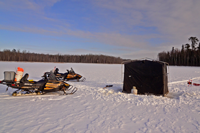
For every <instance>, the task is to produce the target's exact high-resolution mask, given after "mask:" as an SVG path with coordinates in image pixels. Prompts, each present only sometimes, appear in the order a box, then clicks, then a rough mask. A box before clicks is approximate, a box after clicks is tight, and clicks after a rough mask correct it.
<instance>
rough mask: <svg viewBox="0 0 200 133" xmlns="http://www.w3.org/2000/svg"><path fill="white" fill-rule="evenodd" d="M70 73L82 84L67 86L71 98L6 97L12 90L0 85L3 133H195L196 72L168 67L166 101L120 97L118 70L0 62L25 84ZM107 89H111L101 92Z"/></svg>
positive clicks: (199, 100) (199, 94)
mask: <svg viewBox="0 0 200 133" xmlns="http://www.w3.org/2000/svg"><path fill="white" fill-rule="evenodd" d="M55 66H56V67H58V68H59V72H65V71H66V69H70V68H71V67H72V68H73V69H74V70H75V72H77V73H79V74H81V75H82V76H84V77H86V81H85V82H68V83H69V84H71V85H73V86H75V87H77V88H78V91H77V92H76V93H75V94H74V95H68V96H59V95H56V94H55V95H38V96H20V97H13V96H10V95H11V94H12V92H13V91H14V90H12V89H11V88H9V90H8V91H7V92H5V90H6V86H4V85H0V132H2V133H6V132H9V133H52V132H54V133H59V132H63V133H145V132H146V133H149V132H152V133H161V132H167V133H174V132H177V133H189V132H193V133H197V132H200V86H188V85H187V81H188V80H189V79H192V81H193V82H195V83H200V67H177V66H169V67H168V73H169V75H168V80H169V83H168V87H169V94H168V96H167V97H162V96H154V95H148V96H147V95H133V94H123V93H120V92H121V91H122V87H123V72H122V71H123V67H122V65H119V64H79V63H30V62H28V63H25V62H0V80H3V78H4V71H16V68H17V67H22V68H24V70H25V73H29V79H33V80H40V79H41V76H42V75H43V73H44V72H46V71H50V70H52V69H53V68H54V67H55ZM106 85H113V87H111V88H106V89H103V87H105V86H106Z"/></svg>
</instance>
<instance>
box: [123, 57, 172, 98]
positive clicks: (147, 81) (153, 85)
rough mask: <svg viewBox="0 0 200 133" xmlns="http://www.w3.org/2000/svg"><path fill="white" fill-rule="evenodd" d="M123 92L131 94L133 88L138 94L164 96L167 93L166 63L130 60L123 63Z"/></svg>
mask: <svg viewBox="0 0 200 133" xmlns="http://www.w3.org/2000/svg"><path fill="white" fill-rule="evenodd" d="M123 64H124V84H123V92H125V93H131V90H132V88H133V86H135V87H136V89H137V90H138V94H154V95H163V96H165V95H166V94H167V93H168V92H169V91H168V77H167V65H168V63H166V62H159V61H149V60H132V61H127V62H123Z"/></svg>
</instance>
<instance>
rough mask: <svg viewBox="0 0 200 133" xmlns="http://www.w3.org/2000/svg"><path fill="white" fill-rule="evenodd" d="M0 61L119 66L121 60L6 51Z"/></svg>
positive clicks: (95, 56)
mask: <svg viewBox="0 0 200 133" xmlns="http://www.w3.org/2000/svg"><path fill="white" fill-rule="evenodd" d="M0 61H27V62H74V63H109V64H119V63H121V62H122V61H123V60H122V59H121V58H120V57H113V56H106V55H92V54H88V55H60V54H56V55H50V54H38V53H30V52H27V51H22V52H20V50H17V51H16V50H15V49H13V50H12V51H11V50H8V49H5V50H3V51H0Z"/></svg>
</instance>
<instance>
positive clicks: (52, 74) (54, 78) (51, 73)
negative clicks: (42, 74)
mask: <svg viewBox="0 0 200 133" xmlns="http://www.w3.org/2000/svg"><path fill="white" fill-rule="evenodd" d="M49 80H58V79H57V78H56V75H55V74H54V73H53V72H52V71H51V72H50V73H49Z"/></svg>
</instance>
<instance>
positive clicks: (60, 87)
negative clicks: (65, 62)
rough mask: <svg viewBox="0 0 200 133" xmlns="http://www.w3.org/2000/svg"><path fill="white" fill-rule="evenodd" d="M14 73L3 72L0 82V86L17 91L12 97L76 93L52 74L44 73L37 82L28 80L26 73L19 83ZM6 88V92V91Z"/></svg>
mask: <svg viewBox="0 0 200 133" xmlns="http://www.w3.org/2000/svg"><path fill="white" fill-rule="evenodd" d="M15 75H16V74H15V72H13V71H5V72H4V80H2V81H0V83H1V84H4V85H7V86H8V87H11V88H14V89H17V90H16V91H14V92H13V93H12V95H13V96H19V95H41V94H45V93H48V92H57V91H63V95H69V94H74V93H75V92H76V91H77V88H76V87H73V86H71V85H69V84H68V83H66V82H64V81H61V80H58V79H57V78H56V76H55V74H54V73H53V72H49V73H48V75H47V74H46V73H44V75H43V76H42V77H43V78H42V79H41V80H39V81H33V80H28V76H29V75H28V74H27V73H26V74H25V75H24V76H23V77H22V78H21V80H20V81H19V82H16V81H15V80H14V79H15ZM8 87H7V89H6V91H7V90H8Z"/></svg>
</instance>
